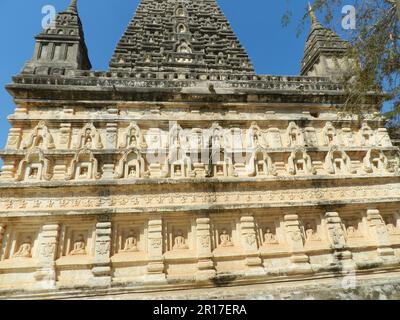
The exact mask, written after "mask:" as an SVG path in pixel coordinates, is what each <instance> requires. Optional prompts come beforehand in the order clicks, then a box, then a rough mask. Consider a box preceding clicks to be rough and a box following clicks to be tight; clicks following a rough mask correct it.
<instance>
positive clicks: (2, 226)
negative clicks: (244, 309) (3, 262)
mask: <svg viewBox="0 0 400 320" xmlns="http://www.w3.org/2000/svg"><path fill="white" fill-rule="evenodd" d="M5 232H6V225H5V224H4V223H0V258H1V253H2V251H3V247H4V246H3V238H4V233H5Z"/></svg>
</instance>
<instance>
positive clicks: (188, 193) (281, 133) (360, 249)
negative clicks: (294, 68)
mask: <svg viewBox="0 0 400 320" xmlns="http://www.w3.org/2000/svg"><path fill="white" fill-rule="evenodd" d="M87 5H91V4H90V3H89V4H87ZM78 12H79V11H78V6H77V1H76V0H73V1H71V3H70V5H69V7H68V8H67V10H65V11H64V12H61V13H59V14H58V15H57V17H56V21H55V24H54V26H52V27H50V28H48V29H46V30H43V32H42V33H41V34H39V35H38V36H37V37H36V38H35V39H36V45H35V48H34V53H33V56H32V59H31V60H30V61H28V62H27V63H26V64H25V65H24V66H23V68H22V70H21V72H20V73H19V74H18V75H16V76H14V77H13V79H12V83H11V84H9V85H7V86H6V89H7V90H8V92H9V93H10V95H11V96H12V97H13V99H14V103H15V106H16V107H15V112H14V113H13V114H12V115H10V116H9V118H8V119H9V121H10V123H11V126H12V127H11V129H10V131H9V134H8V140H7V143H6V146H5V148H4V149H3V150H2V151H1V153H0V155H1V157H2V159H3V167H2V169H1V174H0V190H1V192H0V194H1V197H0V244H1V246H0V296H2V297H13V298H18V297H20V298H26V297H28V298H32V297H34V298H63V297H74V296H77V295H78V296H81V297H85V296H101V295H107V294H119V293H121V294H122V293H135V292H141V293H144V292H151V291H160V292H162V291H165V290H169V291H171V290H172V291H173V290H176V291H179V290H180V289H188V288H190V289H201V288H210V287H217V286H218V287H221V286H224V285H229V286H230V287H232V286H235V285H241V286H243V285H252V284H256V283H257V284H260V283H262V284H266V286H267V285H271V286H272V285H273V284H274V283H278V282H280V283H283V282H285V283H289V284H290V283H292V282H293V283H294V281H295V282H296V284H297V285H298V284H299V283H305V284H307V283H308V282H309V281H310V280H313V281H320V280H318V279H322V278H324V279H336V278H338V277H339V278H340V279H342V277H346V276H348V275H349V274H350V275H354V276H355V277H356V278H357V279H359V280H360V282H359V283H362V284H363V285H369V282H368V281H369V279H370V277H371V278H372V277H374V281H375V282H374V283H375V284H376V283H378V282H377V281H378V280H379V279H381V280H382V279H383V280H382V281H387V283H391V284H393V283H396V281H400V280H399V278H397V277H398V276H395V274H396V272H397V273H398V271H400V169H399V165H400V158H399V152H400V151H399V148H398V147H396V146H394V145H393V142H392V140H391V138H390V136H389V134H388V132H387V130H386V129H385V120H384V119H383V118H382V117H380V116H377V115H379V111H380V108H381V105H380V100H381V99H380V93H371V94H370V95H368V96H365V98H364V101H363V104H362V105H361V104H360V108H362V110H365V117H364V119H363V120H362V121H359V120H358V118H357V116H356V115H345V116H343V115H342V113H341V106H343V104H344V103H345V100H346V91H345V89H344V88H343V87H342V84H341V82H340V81H339V79H340V77H341V76H342V75H343V74H344V73H346V72H348V70H349V69H351V66H352V64H354V63H355V62H354V61H351V60H349V59H348V58H347V57H346V52H347V50H348V48H349V43H347V42H346V41H343V40H342V39H340V37H339V36H338V35H337V34H335V33H334V32H333V31H332V30H329V29H327V28H325V27H324V26H322V24H321V23H320V22H319V21H318V19H317V17H316V16H315V14H314V12H313V11H312V10H310V16H311V20H312V22H311V30H310V34H309V36H308V38H307V42H306V44H305V51H304V58H303V60H302V62H301V75H300V76H273V75H258V74H257V73H256V72H255V70H254V68H253V65H252V62H251V61H250V59H249V56H248V55H247V53H246V50H245V49H244V48H243V46H242V45H241V44H240V42H239V40H238V39H237V37H236V35H235V33H234V32H233V30H232V28H231V26H230V25H229V22H228V21H227V19H226V17H225V16H224V14H223V13H222V11H221V9H220V8H219V6H218V5H217V3H216V0H196V1H192V0H157V1H155V0H142V1H141V3H140V5H139V7H138V9H137V11H136V14H135V16H134V18H133V19H132V21H131V22H130V23H129V25H128V27H127V29H126V31H125V33H124V34H123V35H122V38H121V39H120V41H119V42H118V44H117V47H116V48H115V51H114V54H113V56H112V57H111V60H110V64H109V70H106V71H93V70H91V68H92V67H91V63H90V59H89V53H88V49H87V47H86V44H85V38H84V32H83V26H82V23H81V20H80V17H79V13H78ZM93 14H95V13H93ZM8 50H11V49H10V48H9V49H8ZM299 65H300V62H299ZM377 275H381V278H379V279H378V280H377V277H378V276H377ZM361 280H362V281H361ZM332 281H333V280H332ZM371 281H372V280H371ZM266 288H268V286H267V287H266ZM323 289H324V286H320V290H321V292H322V291H323ZM229 290H230V289H227V291H229ZM340 290H342V288H340V287H338V288H337V289H336V292H341V291H340ZM330 292H334V290H330ZM321 296H323V295H321ZM316 297H319V296H318V294H316Z"/></svg>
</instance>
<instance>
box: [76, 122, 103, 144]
mask: <svg viewBox="0 0 400 320" xmlns="http://www.w3.org/2000/svg"><path fill="white" fill-rule="evenodd" d="M75 148H76V149H80V148H86V149H94V150H96V149H103V144H102V142H101V137H100V134H99V132H98V130H97V129H96V127H95V126H94V125H93V124H92V123H89V124H86V125H85V126H84V127H83V128H82V129H81V130H80V132H79V134H78V137H77V143H76V144H75Z"/></svg>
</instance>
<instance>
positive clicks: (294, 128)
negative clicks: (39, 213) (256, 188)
mask: <svg viewBox="0 0 400 320" xmlns="http://www.w3.org/2000/svg"><path fill="white" fill-rule="evenodd" d="M332 145H337V146H341V147H372V146H375V147H392V142H391V140H390V137H389V135H388V132H387V130H386V129H385V128H377V129H372V128H371V127H370V126H369V125H368V124H367V123H363V124H362V126H361V127H360V128H358V129H355V128H350V127H345V126H342V127H341V128H337V127H335V125H334V124H333V123H331V122H326V123H325V126H324V127H321V128H314V127H311V126H310V127H300V126H299V125H297V124H296V123H295V122H290V123H289V125H288V126H287V127H285V128H277V127H269V128H260V127H259V126H258V125H257V124H256V123H253V124H252V125H251V126H250V128H246V129H244V128H239V127H236V128H235V127H231V128H223V127H221V126H220V125H219V124H218V123H213V124H212V125H211V127H209V128H206V129H205V128H185V129H183V128H182V127H181V126H180V125H179V124H177V123H171V124H170V128H169V129H160V128H147V129H141V128H140V127H139V125H138V124H137V123H136V122H132V123H130V124H129V126H127V127H124V128H121V127H118V124H117V123H109V124H107V125H106V127H104V126H103V127H101V128H100V127H99V126H97V125H96V126H95V125H94V124H93V123H88V124H86V125H84V126H83V127H80V128H77V127H74V126H72V125H71V124H70V123H63V124H61V125H60V127H59V128H57V129H56V128H52V129H49V127H48V126H47V125H46V124H45V122H43V121H41V122H39V124H37V126H36V127H34V128H30V129H25V128H12V129H11V130H10V133H9V136H8V142H7V149H31V148H35V147H38V148H40V149H43V150H52V149H80V148H83V147H86V148H88V149H93V150H101V149H126V148H137V149H151V150H157V149H163V148H172V147H181V148H184V149H201V148H209V147H221V148H226V149H241V148H256V147H261V148H288V147H289V148H290V147H299V146H304V147H329V146H332Z"/></svg>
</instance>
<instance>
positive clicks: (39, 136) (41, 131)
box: [22, 121, 55, 150]
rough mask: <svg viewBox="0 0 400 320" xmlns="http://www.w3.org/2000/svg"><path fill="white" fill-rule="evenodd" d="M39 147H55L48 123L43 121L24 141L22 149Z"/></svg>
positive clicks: (44, 148)
mask: <svg viewBox="0 0 400 320" xmlns="http://www.w3.org/2000/svg"><path fill="white" fill-rule="evenodd" d="M30 148H39V149H43V150H50V149H54V148H55V144H54V139H53V136H52V135H51V133H50V131H49V129H48V127H47V126H46V124H45V123H44V122H43V121H41V122H39V124H38V125H37V126H36V127H35V128H34V129H33V130H32V132H31V133H30V135H29V137H28V139H27V140H26V141H25V142H23V143H22V149H30Z"/></svg>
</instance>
